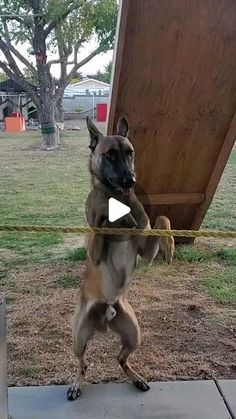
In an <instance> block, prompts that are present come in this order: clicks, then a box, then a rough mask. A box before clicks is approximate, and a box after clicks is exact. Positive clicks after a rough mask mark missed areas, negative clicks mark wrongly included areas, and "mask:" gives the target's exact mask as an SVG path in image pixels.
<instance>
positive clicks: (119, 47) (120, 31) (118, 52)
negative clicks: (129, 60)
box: [107, 0, 130, 135]
mask: <svg viewBox="0 0 236 419" xmlns="http://www.w3.org/2000/svg"><path fill="white" fill-rule="evenodd" d="M129 5H130V0H122V1H121V2H120V6H119V15H118V20H117V27H116V37H115V47H114V55H113V68H112V76H111V89H110V103H111V98H112V103H111V105H110V106H109V112H108V126H107V134H108V135H112V134H114V133H113V123H114V119H115V111H116V103H117V97H118V87H119V80H120V70H121V62H122V51H123V48H124V42H125V35H126V25H127V18H128V11H129Z"/></svg>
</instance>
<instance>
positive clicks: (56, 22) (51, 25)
mask: <svg viewBox="0 0 236 419" xmlns="http://www.w3.org/2000/svg"><path fill="white" fill-rule="evenodd" d="M80 6H81V5H80V4H78V5H77V6H75V5H74V4H73V5H71V6H70V7H69V8H68V9H67V10H66V11H65V12H64V13H62V15H61V16H60V17H59V18H58V19H56V20H53V21H52V22H51V23H49V25H48V26H47V27H46V28H45V30H44V31H45V37H47V36H48V35H49V34H50V32H51V31H52V30H53V29H55V28H56V27H57V26H58V25H59V24H60V23H61V22H63V20H65V18H66V17H67V16H68V15H69V14H70V13H72V12H73V11H74V10H76V9H78V8H79V7H80Z"/></svg>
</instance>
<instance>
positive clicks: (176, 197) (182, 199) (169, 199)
mask: <svg viewBox="0 0 236 419" xmlns="http://www.w3.org/2000/svg"><path fill="white" fill-rule="evenodd" d="M137 196H138V198H139V200H140V201H141V202H142V204H143V205H149V204H150V205H175V204H190V205H194V204H201V203H202V202H204V200H205V194H204V193H176V194H147V195H144V194H137Z"/></svg>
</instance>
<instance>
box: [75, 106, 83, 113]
mask: <svg viewBox="0 0 236 419" xmlns="http://www.w3.org/2000/svg"><path fill="white" fill-rule="evenodd" d="M82 111H83V108H82V107H80V106H77V108H75V112H82Z"/></svg>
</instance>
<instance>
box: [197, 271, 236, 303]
mask: <svg viewBox="0 0 236 419" xmlns="http://www.w3.org/2000/svg"><path fill="white" fill-rule="evenodd" d="M203 284H204V286H205V287H206V289H207V291H208V293H209V295H210V297H211V298H212V299H213V300H215V301H217V302H218V303H224V304H226V303H229V304H233V305H235V306H236V268H235V267H226V268H225V269H223V270H222V271H219V272H217V271H213V272H211V273H208V274H207V275H206V277H205V278H204V280H203Z"/></svg>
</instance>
